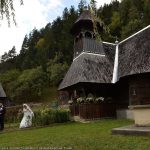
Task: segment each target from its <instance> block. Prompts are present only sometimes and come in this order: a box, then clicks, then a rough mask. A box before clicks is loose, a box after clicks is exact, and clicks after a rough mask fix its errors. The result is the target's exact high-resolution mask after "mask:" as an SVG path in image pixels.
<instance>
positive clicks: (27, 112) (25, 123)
mask: <svg viewBox="0 0 150 150" xmlns="http://www.w3.org/2000/svg"><path fill="white" fill-rule="evenodd" d="M24 106H25V107H24ZM33 117H34V113H33V111H32V110H31V109H30V107H29V106H28V105H27V104H23V118H22V120H21V123H20V127H19V128H27V127H30V126H31V125H32V118H33Z"/></svg>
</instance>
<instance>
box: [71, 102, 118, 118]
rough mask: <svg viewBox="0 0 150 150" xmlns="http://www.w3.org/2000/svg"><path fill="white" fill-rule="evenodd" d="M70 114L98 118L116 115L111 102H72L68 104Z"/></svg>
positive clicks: (114, 107) (114, 106)
mask: <svg viewBox="0 0 150 150" xmlns="http://www.w3.org/2000/svg"><path fill="white" fill-rule="evenodd" d="M70 111H71V115H72V116H80V118H83V119H99V118H109V117H115V116H116V105H115V104H113V103H99V104H73V105H71V106H70Z"/></svg>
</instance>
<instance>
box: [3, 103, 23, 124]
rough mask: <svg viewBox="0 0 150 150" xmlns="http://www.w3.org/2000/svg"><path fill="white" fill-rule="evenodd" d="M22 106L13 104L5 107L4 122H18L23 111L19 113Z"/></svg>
mask: <svg viewBox="0 0 150 150" xmlns="http://www.w3.org/2000/svg"><path fill="white" fill-rule="evenodd" d="M19 110H22V106H21V105H20V106H19V105H18V106H13V107H9V108H7V109H6V114H5V123H18V122H20V121H21V119H22V117H23V113H20V112H19Z"/></svg>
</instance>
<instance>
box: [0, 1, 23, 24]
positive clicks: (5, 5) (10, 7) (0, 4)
mask: <svg viewBox="0 0 150 150" xmlns="http://www.w3.org/2000/svg"><path fill="white" fill-rule="evenodd" d="M19 1H20V4H21V5H22V4H23V0H19ZM4 17H6V19H7V21H8V24H9V25H10V18H11V17H12V19H13V22H14V23H15V24H16V20H15V8H14V1H13V0H0V18H1V19H4Z"/></svg>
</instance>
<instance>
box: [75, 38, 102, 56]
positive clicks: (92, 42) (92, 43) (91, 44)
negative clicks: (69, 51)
mask: <svg viewBox="0 0 150 150" xmlns="http://www.w3.org/2000/svg"><path fill="white" fill-rule="evenodd" d="M82 52H86V53H94V54H101V55H104V49H103V45H102V42H101V41H98V40H96V39H92V38H87V37H86V38H85V37H84V38H81V39H78V41H76V42H75V44H74V59H75V58H76V57H77V56H78V55H80V54H81V53H82Z"/></svg>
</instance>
